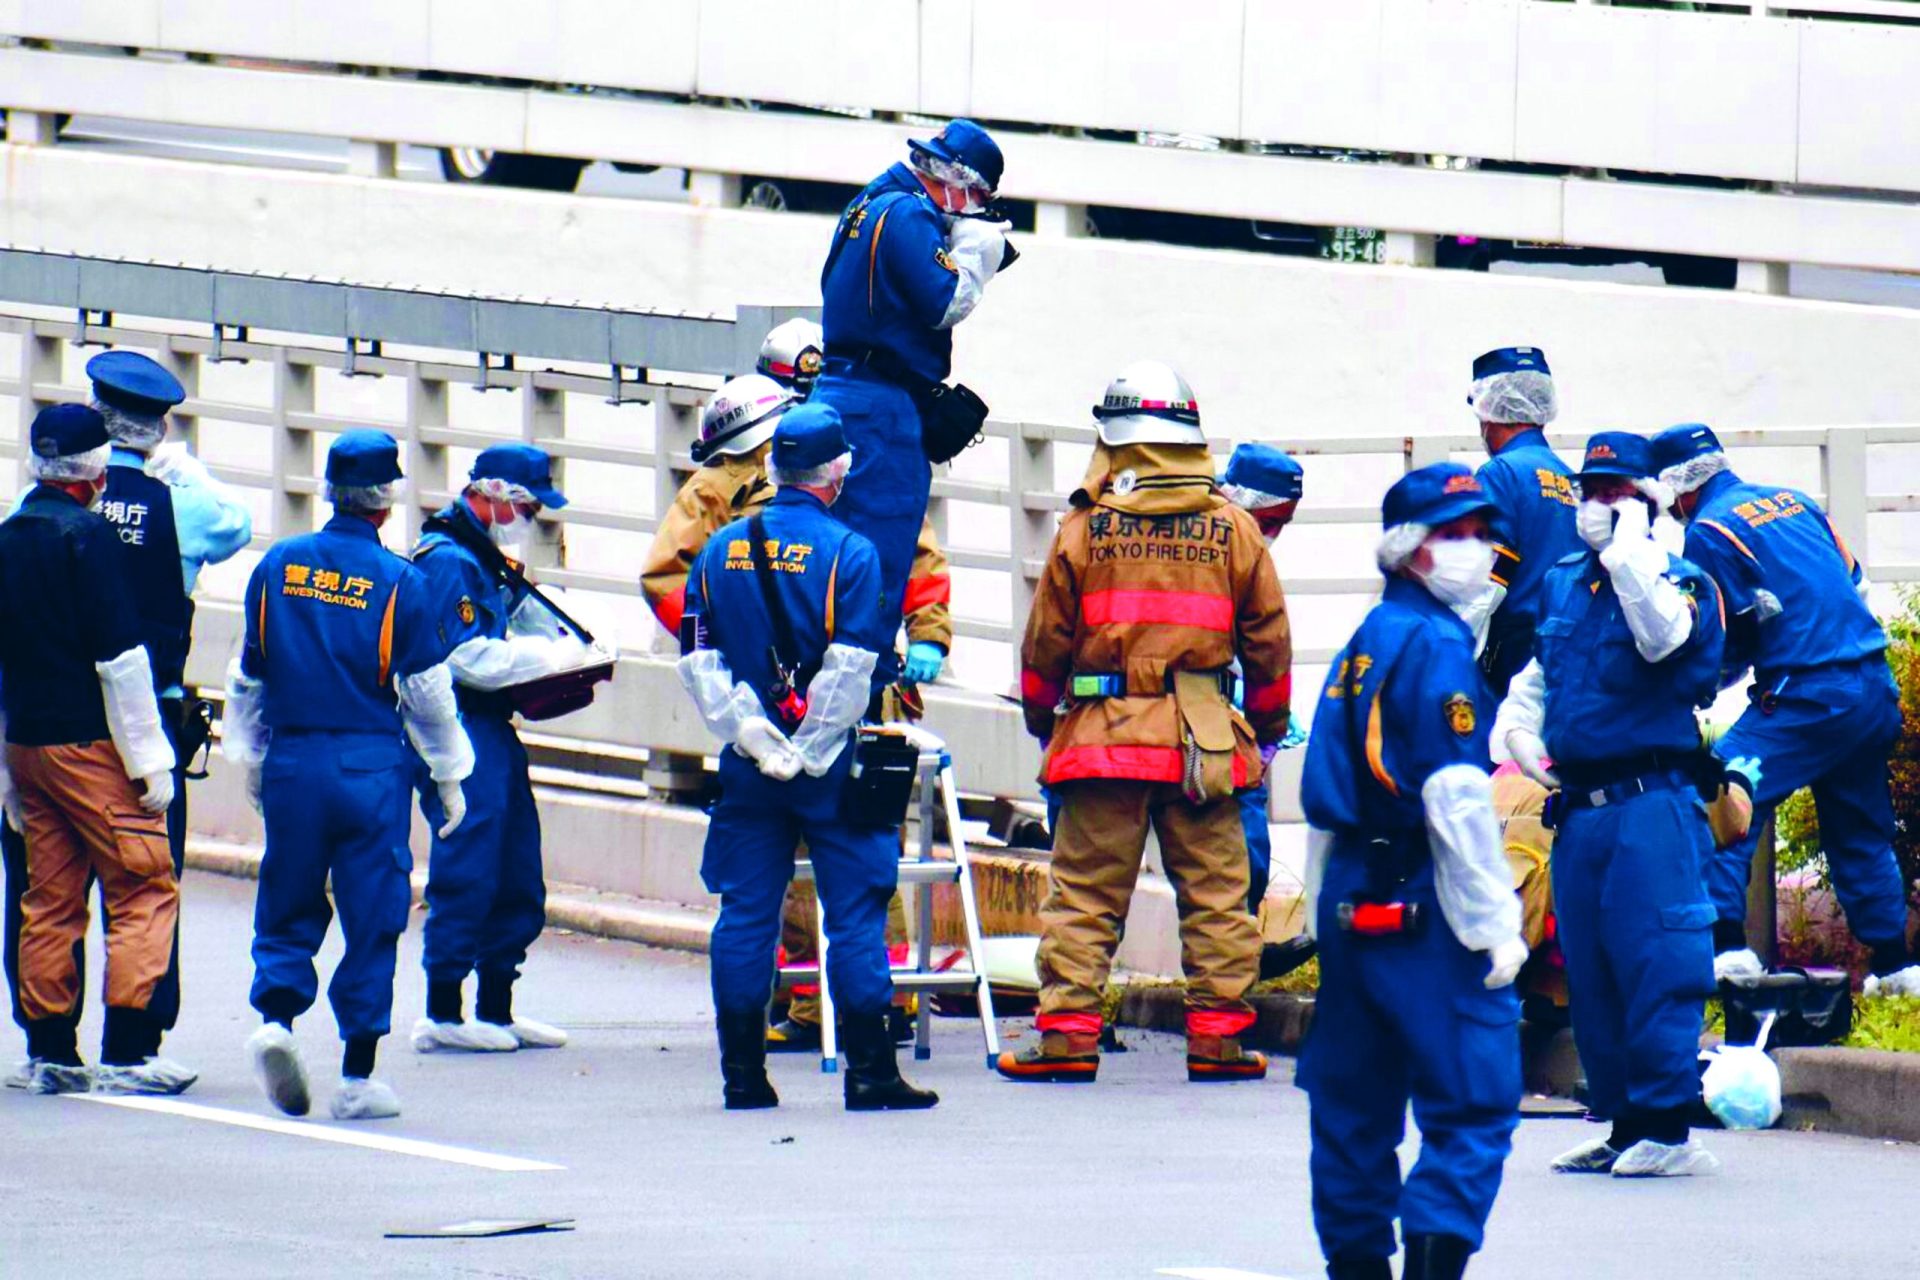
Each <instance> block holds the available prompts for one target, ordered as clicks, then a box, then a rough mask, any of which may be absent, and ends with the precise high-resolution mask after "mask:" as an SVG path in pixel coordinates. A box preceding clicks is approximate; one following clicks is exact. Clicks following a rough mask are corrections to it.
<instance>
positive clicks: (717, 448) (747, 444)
mask: <svg viewBox="0 0 1920 1280" xmlns="http://www.w3.org/2000/svg"><path fill="white" fill-rule="evenodd" d="M792 406H793V392H792V391H791V390H789V389H788V388H786V387H783V386H781V385H780V384H779V383H777V382H775V381H774V380H773V379H772V378H766V377H762V376H761V375H760V374H757V373H749V374H743V375H742V376H740V377H738V378H730V379H728V380H727V382H726V383H724V384H723V385H722V386H721V388H720V389H719V390H718V391H716V392H714V393H713V398H712V399H711V400H709V401H707V407H706V408H705V409H704V410H703V411H702V412H701V414H700V439H698V440H697V441H695V442H694V446H693V460H694V461H695V462H705V461H706V460H707V459H708V458H710V457H712V456H713V455H715V454H722V455H726V456H737V455H739V454H743V453H752V452H753V451H754V450H755V449H758V448H759V447H760V446H761V445H763V444H765V443H766V442H767V441H769V440H771V439H773V429H774V428H775V427H777V426H779V425H780V416H781V415H782V414H784V413H785V412H786V411H787V410H788V409H789V408H791V407H792Z"/></svg>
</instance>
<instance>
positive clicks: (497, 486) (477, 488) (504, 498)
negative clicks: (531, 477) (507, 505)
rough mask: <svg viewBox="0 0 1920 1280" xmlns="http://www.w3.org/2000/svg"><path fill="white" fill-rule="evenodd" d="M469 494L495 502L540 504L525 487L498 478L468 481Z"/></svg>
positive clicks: (491, 477)
mask: <svg viewBox="0 0 1920 1280" xmlns="http://www.w3.org/2000/svg"><path fill="white" fill-rule="evenodd" d="M467 492H468V493H477V494H479V495H480V496H481V497H483V498H492V499H493V500H494V501H495V502H539V501H540V499H538V498H536V497H534V496H533V493H532V491H531V490H529V489H528V488H527V487H526V486H525V485H522V484H515V483H514V482H513V481H511V480H502V479H499V478H498V477H496V476H482V477H481V478H480V479H478V480H469V481H467Z"/></svg>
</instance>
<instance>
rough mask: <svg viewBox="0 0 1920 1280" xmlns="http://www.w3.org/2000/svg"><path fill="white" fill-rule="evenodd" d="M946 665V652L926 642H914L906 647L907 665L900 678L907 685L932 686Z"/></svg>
mask: <svg viewBox="0 0 1920 1280" xmlns="http://www.w3.org/2000/svg"><path fill="white" fill-rule="evenodd" d="M946 663H947V651H946V650H945V649H942V648H941V647H940V646H939V645H937V644H934V643H933V642H931V641H928V640H915V641H914V642H913V643H912V644H910V645H908V646H907V665H906V666H905V667H904V668H902V669H901V673H900V674H901V676H902V678H903V679H905V680H906V682H907V683H908V684H932V683H933V682H934V681H935V680H938V679H939V678H940V668H941V667H943V666H945V665H946Z"/></svg>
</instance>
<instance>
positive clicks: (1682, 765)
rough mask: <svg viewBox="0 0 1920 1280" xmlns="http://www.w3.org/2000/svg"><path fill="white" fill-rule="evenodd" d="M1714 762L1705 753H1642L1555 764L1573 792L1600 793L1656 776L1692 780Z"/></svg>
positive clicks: (1566, 785)
mask: <svg viewBox="0 0 1920 1280" xmlns="http://www.w3.org/2000/svg"><path fill="white" fill-rule="evenodd" d="M1710 763H1711V759H1710V757H1708V756H1707V754H1706V753H1705V752H1703V751H1642V752H1638V753H1636V754H1634V755H1630V756H1614V757H1612V758H1611V759H1607V760H1588V761H1581V762H1578V763H1570V762H1567V761H1555V762H1554V766H1553V769H1554V772H1555V773H1556V774H1558V775H1559V776H1560V785H1561V786H1562V787H1564V788H1565V789H1566V790H1567V791H1569V792H1573V791H1600V790H1604V789H1606V788H1607V787H1611V786H1615V785H1617V784H1620V783H1625V782H1629V781H1632V780H1634V779H1636V778H1646V777H1649V776H1652V775H1656V774H1658V775H1665V774H1669V773H1684V774H1686V775H1687V777H1688V778H1689V779H1691V778H1692V777H1694V776H1695V775H1696V774H1698V773H1699V772H1700V771H1701V769H1702V767H1703V766H1705V765H1708V764H1710ZM1635 794H1638V793H1637V792H1636V793H1635Z"/></svg>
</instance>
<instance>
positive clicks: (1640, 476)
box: [1573, 462, 1652, 480]
mask: <svg viewBox="0 0 1920 1280" xmlns="http://www.w3.org/2000/svg"><path fill="white" fill-rule="evenodd" d="M1588 476H1619V477H1620V478H1621V479H1623V480H1647V479H1651V478H1652V477H1650V476H1648V475H1647V473H1646V472H1644V471H1639V470H1636V469H1635V468H1633V467H1629V466H1627V465H1625V464H1624V463H1618V462H1615V463H1605V462H1601V463H1596V464H1595V465H1593V466H1591V467H1582V468H1581V469H1580V470H1578V471H1576V472H1574V475H1573V478H1574V479H1575V480H1585V479H1586V478H1587V477H1588Z"/></svg>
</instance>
